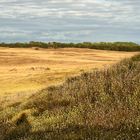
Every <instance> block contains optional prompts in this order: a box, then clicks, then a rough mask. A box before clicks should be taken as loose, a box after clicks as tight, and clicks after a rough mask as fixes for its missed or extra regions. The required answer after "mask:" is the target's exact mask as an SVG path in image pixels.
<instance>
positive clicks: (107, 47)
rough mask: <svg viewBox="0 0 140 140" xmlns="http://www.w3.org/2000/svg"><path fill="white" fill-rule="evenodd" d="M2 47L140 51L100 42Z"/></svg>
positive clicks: (128, 45)
mask: <svg viewBox="0 0 140 140" xmlns="http://www.w3.org/2000/svg"><path fill="white" fill-rule="evenodd" d="M0 47H12V48H29V47H40V48H90V49H99V50H114V51H130V52H132V51H140V45H138V44H136V43H133V42H112V43H111V42H98V43H90V42H83V43H59V42H49V43H43V42H33V41H32V42H29V43H9V44H6V43H1V44H0ZM36 49H37V48H36Z"/></svg>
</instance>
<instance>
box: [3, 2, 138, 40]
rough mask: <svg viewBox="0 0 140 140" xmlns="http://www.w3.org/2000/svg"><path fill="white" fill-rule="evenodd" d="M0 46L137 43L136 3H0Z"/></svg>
mask: <svg viewBox="0 0 140 140" xmlns="http://www.w3.org/2000/svg"><path fill="white" fill-rule="evenodd" d="M0 33H1V35H0V42H18V41H20V42H28V41H60V42H84V41H92V42H95V41H96V42H98V41H134V42H139V41H140V0H0Z"/></svg>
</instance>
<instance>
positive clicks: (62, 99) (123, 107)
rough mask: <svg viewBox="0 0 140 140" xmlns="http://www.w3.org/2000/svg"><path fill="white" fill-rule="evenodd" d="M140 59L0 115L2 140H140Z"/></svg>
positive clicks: (43, 93) (66, 85)
mask: <svg viewBox="0 0 140 140" xmlns="http://www.w3.org/2000/svg"><path fill="white" fill-rule="evenodd" d="M139 60H140V55H137V56H134V57H132V58H131V59H125V60H123V61H121V62H120V63H118V64H116V65H114V66H113V67H110V68H108V69H104V70H100V71H97V70H95V71H92V72H90V73H83V74H82V75H81V76H76V77H72V78H69V79H67V81H66V82H65V83H63V84H62V85H60V86H57V87H55V86H52V87H49V88H47V89H44V90H42V91H40V92H39V93H38V94H36V95H34V96H32V97H31V98H29V100H28V101H26V102H24V103H15V104H13V105H11V106H9V107H7V108H5V109H2V108H1V112H0V121H1V123H0V125H1V126H0V130H1V131H0V140H55V139H57V140H58V139H61V140H67V139H69V140H82V139H83V140H85V139H96V140H98V139H99V140H139V139H140V61H139Z"/></svg>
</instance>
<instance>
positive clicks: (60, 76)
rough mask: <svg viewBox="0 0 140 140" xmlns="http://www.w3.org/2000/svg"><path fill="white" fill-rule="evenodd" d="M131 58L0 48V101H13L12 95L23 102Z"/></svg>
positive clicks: (128, 54) (94, 52)
mask: <svg viewBox="0 0 140 140" xmlns="http://www.w3.org/2000/svg"><path fill="white" fill-rule="evenodd" d="M134 54H136V53H135V52H134V53H132V52H116V51H104V50H103V51H102V50H91V49H76V48H62V49H39V50H35V49H34V48H29V49H25V48H0V97H1V98H2V97H3V98H4V97H10V98H12V97H14V99H16V98H15V96H14V95H15V94H16V97H17V98H18V97H24V98H25V97H26V96H27V97H28V96H29V95H30V94H32V93H34V92H36V91H38V90H40V89H42V88H45V87H48V86H50V85H54V84H59V83H60V82H62V81H64V80H65V78H67V77H69V76H72V75H76V74H79V73H81V72H83V71H88V70H91V69H94V68H99V69H100V68H103V67H108V66H110V65H111V64H113V63H116V62H117V61H119V60H120V59H122V58H127V57H131V56H133V55H134ZM9 95H12V96H9Z"/></svg>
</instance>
